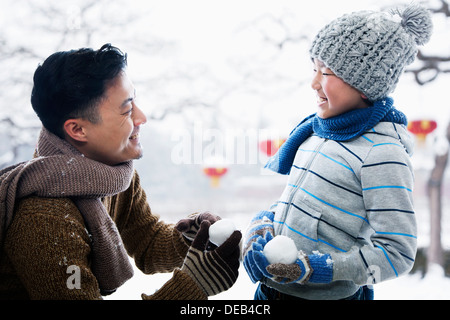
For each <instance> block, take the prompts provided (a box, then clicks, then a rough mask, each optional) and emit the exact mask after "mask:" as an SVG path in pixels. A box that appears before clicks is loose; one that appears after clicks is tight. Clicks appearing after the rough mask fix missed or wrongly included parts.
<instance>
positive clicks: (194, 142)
mask: <svg viewBox="0 0 450 320" xmlns="http://www.w3.org/2000/svg"><path fill="white" fill-rule="evenodd" d="M416 2H418V3H422V4H423V5H424V6H426V7H428V8H429V9H430V10H431V11H432V14H433V21H434V26H435V28H434V34H433V36H432V38H431V41H430V42H429V43H428V44H427V45H426V46H425V47H424V48H421V49H420V52H419V56H418V59H416V62H415V63H414V64H412V65H410V66H409V67H408V68H407V70H406V72H405V74H404V75H403V76H402V78H401V80H400V83H399V84H398V86H397V88H396V90H395V92H394V93H393V94H392V96H393V98H394V100H395V105H396V107H397V108H398V109H400V110H401V111H403V112H404V113H405V114H406V115H407V117H408V119H409V121H410V131H411V134H414V135H415V137H416V152H415V154H414V156H413V163H414V166H415V175H416V185H415V190H414V198H415V206H416V216H417V220H418V228H419V237H418V242H419V248H420V249H419V252H418V255H417V259H416V266H415V268H414V270H413V272H412V273H411V274H410V275H408V276H406V277H404V280H402V279H398V280H395V281H392V282H391V281H388V282H387V283H386V284H379V285H377V286H379V290H378V291H376V292H379V294H380V295H379V296H378V298H386V299H391V298H393V299H394V298H397V299H398V298H400V299H401V298H405V299H408V298H413V299H414V298H416V299H417V298H419V299H427V298H445V299H450V293H449V292H450V290H448V289H450V282H449V278H448V276H450V267H449V265H450V255H449V254H448V253H447V252H448V251H449V250H450V238H449V235H450V212H449V211H450V209H449V208H450V203H449V202H450V180H449V175H450V173H449V171H450V170H448V169H447V170H446V167H447V159H448V154H449V151H448V150H449V148H448V147H449V140H450V127H449V123H450V105H449V102H448V101H447V100H448V98H447V96H446V94H447V93H448V92H449V89H450V85H449V84H450V82H449V80H450V78H449V77H450V40H449V39H450V10H449V3H448V1H447V0H431V1H416ZM408 3H410V0H407V1H400V0H398V1H392V0H388V1H385V0H376V1H372V0H340V1H333V0H318V1H314V2H304V1H297V0H277V1H274V0H241V1H237V0H228V1H219V0H189V1H182V0H165V1H156V0H149V1H144V0H133V1H124V0H108V1H106V0H77V1H76V0H62V1H51V0H36V1H31V0H29V1H26V0H0V30H1V31H0V70H1V72H0V135H1V137H2V138H1V144H0V168H3V167H6V166H8V165H11V164H13V163H16V162H19V161H24V160H27V159H30V158H31V157H32V154H33V150H34V146H35V144H36V139H37V136H38V133H39V130H40V121H39V119H38V118H37V117H36V115H35V114H34V112H33V110H32V108H31V104H30V93H31V88H32V77H33V73H34V71H35V69H36V67H37V66H38V64H39V63H42V62H43V61H44V60H45V58H47V57H48V56H49V55H50V54H52V53H54V52H56V51H62V50H63V51H65V50H70V49H78V48H81V47H91V48H94V49H99V48H100V47H101V46H102V45H103V44H105V43H111V44H112V45H114V46H117V47H119V48H120V49H121V50H122V51H124V52H126V53H127V54H128V74H129V76H130V77H131V79H132V80H133V82H134V85H135V87H136V91H137V103H138V105H139V107H140V108H141V109H142V110H143V111H144V112H145V113H146V115H147V118H148V122H147V123H146V124H145V125H144V126H143V127H142V130H141V141H142V144H143V146H144V157H143V158H142V159H140V160H138V161H136V162H135V166H136V168H137V170H138V171H139V173H140V176H141V180H142V184H143V186H144V189H145V191H146V193H147V195H148V198H149V202H150V206H151V207H152V210H153V211H154V212H155V213H157V214H159V215H160V216H161V218H162V219H163V220H165V221H167V222H176V221H178V220H179V219H181V218H183V217H185V216H186V215H188V214H190V213H192V212H197V211H212V212H214V213H216V214H219V215H221V216H222V217H226V218H231V219H233V220H234V221H235V222H236V224H237V225H238V226H239V227H240V228H241V229H245V227H246V225H247V224H248V222H249V221H250V219H251V216H252V215H253V214H254V213H256V212H257V211H259V210H262V209H267V208H268V207H269V206H270V205H271V204H272V203H273V202H275V201H276V200H277V198H278V196H279V195H280V194H281V192H282V190H283V188H284V183H285V178H286V177H283V176H279V175H274V174H271V173H270V172H268V171H266V170H264V169H263V167H264V164H265V162H266V161H267V159H268V158H269V157H270V155H272V154H273V153H274V152H276V150H277V148H278V147H279V145H280V144H281V143H282V142H283V141H284V140H283V139H285V138H286V137H287V136H288V134H289V132H290V131H291V129H292V128H293V127H294V126H295V125H296V124H297V123H298V122H299V121H300V120H302V119H303V118H304V117H305V116H307V115H309V114H311V113H314V112H315V107H316V102H315V100H316V98H315V93H314V92H313V90H312V89H311V88H310V80H311V74H312V65H311V61H310V58H309V55H308V49H309V45H310V43H311V40H312V38H313V37H314V36H315V34H316V33H317V32H318V31H319V29H320V28H321V27H323V26H324V25H325V24H326V23H328V22H330V21H331V20H332V19H334V18H337V17H338V16H340V15H342V14H344V13H349V12H352V11H359V10H389V9H390V8H393V7H396V6H398V5H401V4H408ZM136 273H137V274H136V276H135V279H133V280H130V281H129V282H128V283H127V284H126V285H125V286H124V288H123V289H122V288H121V289H119V291H118V292H117V293H116V294H114V295H112V296H111V298H112V299H139V295H140V293H142V292H146V293H149V292H152V291H154V290H156V289H158V288H159V286H160V285H162V283H164V281H165V280H166V279H167V277H170V275H156V276H146V277H144V276H143V275H142V274H140V273H139V271H136ZM433 281H435V282H436V283H438V284H439V285H437V284H436V283H435V282H433ZM252 286H253V285H252V284H251V283H250V281H249V280H248V279H247V276H246V274H245V271H244V270H243V269H242V272H241V275H240V277H239V279H238V283H237V284H236V285H235V287H233V288H232V289H230V290H229V291H228V292H226V293H223V294H221V295H219V296H217V297H216V298H219V299H220V298H221V299H252V297H253V291H254V288H251V287H252ZM412 288H414V289H412ZM425 288H434V290H432V292H431V289H430V291H428V290H426V289H425ZM445 289H447V290H445ZM399 290H400V292H401V294H393V293H395V292H399ZM446 291H447V292H446ZM403 293H404V295H403V296H402V294H403ZM376 298H377V295H376Z"/></svg>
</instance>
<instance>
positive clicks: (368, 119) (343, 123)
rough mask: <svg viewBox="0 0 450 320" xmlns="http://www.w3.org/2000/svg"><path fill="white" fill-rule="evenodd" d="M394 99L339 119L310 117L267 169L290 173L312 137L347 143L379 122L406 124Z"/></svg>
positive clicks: (267, 165)
mask: <svg viewBox="0 0 450 320" xmlns="http://www.w3.org/2000/svg"><path fill="white" fill-rule="evenodd" d="M393 104H394V100H393V99H392V98H391V97H387V98H385V99H382V100H379V101H376V102H375V103H374V105H373V106H371V107H368V108H363V109H356V110H352V111H349V112H346V113H344V114H341V115H339V116H336V117H332V118H328V119H322V118H320V117H318V116H316V115H315V114H313V115H310V116H309V117H307V118H305V119H304V120H303V121H302V122H300V124H299V125H297V127H295V128H294V130H292V132H291V134H290V135H289V138H288V139H287V140H286V142H285V143H284V144H283V145H282V146H281V147H280V149H279V150H278V152H277V153H276V154H275V155H274V156H273V157H272V158H271V159H269V162H268V163H267V164H266V166H265V167H266V168H268V169H270V170H272V171H275V172H277V173H280V174H289V172H290V170H291V166H292V163H293V161H294V158H295V155H296V153H297V149H298V147H299V146H300V145H301V144H302V143H303V142H304V141H305V140H306V139H307V138H308V137H309V136H310V135H311V134H313V133H314V134H316V135H318V136H319V137H321V138H324V139H330V140H334V141H348V140H351V139H354V138H356V137H359V136H361V135H362V134H363V133H364V132H365V131H367V130H369V129H371V128H373V127H374V126H375V125H376V124H378V123H379V122H394V123H399V124H403V125H406V124H407V119H406V116H405V115H404V114H403V113H402V112H401V111H399V110H397V109H395V107H394V106H393Z"/></svg>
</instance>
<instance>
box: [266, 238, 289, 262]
mask: <svg viewBox="0 0 450 320" xmlns="http://www.w3.org/2000/svg"><path fill="white" fill-rule="evenodd" d="M263 253H264V255H265V256H266V258H267V260H268V261H269V263H270V264H272V263H284V264H292V263H294V262H295V261H296V260H297V247H296V246H295V243H294V240H292V239H291V238H289V237H286V236H283V235H278V236H276V237H275V238H273V239H272V240H270V241H269V242H268V243H267V244H266V246H265V247H264V250H263Z"/></svg>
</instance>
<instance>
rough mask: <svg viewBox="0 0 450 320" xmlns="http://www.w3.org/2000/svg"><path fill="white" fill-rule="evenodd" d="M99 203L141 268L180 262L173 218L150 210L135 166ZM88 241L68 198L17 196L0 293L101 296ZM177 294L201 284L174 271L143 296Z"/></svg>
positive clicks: (193, 292) (194, 295) (199, 294)
mask: <svg viewBox="0 0 450 320" xmlns="http://www.w3.org/2000/svg"><path fill="white" fill-rule="evenodd" d="M102 203H103V204H104V206H105V208H106V210H107V212H108V214H109V215H110V217H111V218H112V220H113V221H114V223H115V224H116V226H117V229H118V231H119V233H120V236H121V238H122V241H123V245H124V247H125V248H126V250H127V252H128V254H129V256H130V257H132V258H133V259H134V261H135V263H136V266H137V267H138V268H139V269H140V270H141V271H142V272H144V273H146V274H154V273H158V272H172V271H173V270H174V269H175V268H179V267H181V266H182V264H183V261H184V258H185V256H186V253H187V250H188V246H187V245H186V244H185V241H184V240H183V236H182V235H181V234H180V233H179V232H178V231H177V230H176V229H175V228H174V226H173V225H172V224H167V223H164V222H163V221H161V220H160V219H159V216H158V215H155V214H153V213H152V211H151V209H150V206H149V204H148V202H147V197H146V194H145V192H144V190H143V189H142V187H141V185H140V179H139V175H138V174H137V172H135V173H134V175H133V179H132V181H131V184H130V187H129V188H128V189H127V190H125V191H124V192H121V193H118V194H117V195H114V196H111V197H105V198H104V199H103V200H102ZM92 244H93V243H92V239H91V237H90V235H89V234H88V233H87V231H86V224H85V221H84V218H83V216H82V215H81V213H80V210H79V209H78V208H77V206H76V205H75V203H74V202H73V201H72V200H71V199H69V198H43V197H34V196H32V197H27V198H24V199H22V200H19V201H18V202H17V205H16V208H15V214H14V218H13V221H12V223H11V225H10V227H9V229H8V231H7V234H6V237H5V242H4V245H3V247H0V299H57V300H63V299H64V300H65V299H101V298H102V297H101V293H100V290H99V284H98V281H97V278H96V276H95V275H94V274H93V272H92V269H91V260H92V258H93V256H92V249H91V248H92ZM72 265H75V266H78V267H79V270H80V285H81V287H80V288H79V289H70V288H68V287H67V280H68V278H69V277H70V276H71V274H70V273H67V269H68V267H69V266H72ZM180 288H181V289H180ZM156 289H158V288H153V289H152V288H151V287H149V288H148V290H149V291H154V290H156ZM181 296H182V298H184V299H206V296H205V293H204V292H203V290H202V289H201V288H199V287H198V285H196V284H195V282H194V281H193V280H192V279H191V278H190V277H189V276H187V275H185V274H181V275H180V274H179V272H175V273H174V275H173V278H172V279H171V280H169V281H168V283H167V285H164V286H163V287H161V288H159V289H158V290H157V291H156V292H155V294H154V295H151V296H148V297H147V298H148V299H177V298H180V297H181Z"/></svg>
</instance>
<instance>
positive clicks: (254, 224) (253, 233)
mask: <svg viewBox="0 0 450 320" xmlns="http://www.w3.org/2000/svg"><path fill="white" fill-rule="evenodd" d="M274 216H275V214H274V213H273V212H271V211H260V212H258V213H257V214H256V215H255V216H254V217H253V219H252V221H250V225H249V227H248V228H247V231H246V233H245V236H244V242H243V243H244V246H243V250H242V254H243V256H244V257H245V256H246V255H247V252H248V251H249V250H251V249H252V243H253V242H255V241H256V240H257V239H258V237H260V236H261V237H263V238H264V237H265V236H266V233H268V232H269V233H271V234H272V235H273V234H274V230H273V218H274Z"/></svg>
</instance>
